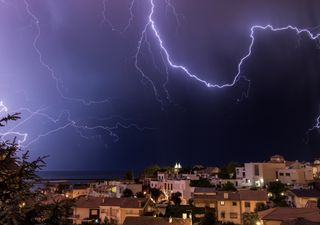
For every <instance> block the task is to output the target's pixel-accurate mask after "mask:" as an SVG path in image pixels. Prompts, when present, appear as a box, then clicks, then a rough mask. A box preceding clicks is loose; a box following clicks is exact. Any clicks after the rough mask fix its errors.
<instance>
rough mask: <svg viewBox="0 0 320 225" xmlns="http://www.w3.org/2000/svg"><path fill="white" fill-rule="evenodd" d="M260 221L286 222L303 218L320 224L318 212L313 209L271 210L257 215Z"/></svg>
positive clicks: (283, 208) (285, 208)
mask: <svg viewBox="0 0 320 225" xmlns="http://www.w3.org/2000/svg"><path fill="white" fill-rule="evenodd" d="M258 215H259V217H260V218H261V219H262V220H277V221H286V220H290V219H297V218H304V219H306V220H310V221H312V222H320V211H319V209H314V208H288V207H280V208H271V209H267V210H264V211H261V212H259V213H258Z"/></svg>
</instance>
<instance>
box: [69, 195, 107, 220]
mask: <svg viewBox="0 0 320 225" xmlns="http://www.w3.org/2000/svg"><path fill="white" fill-rule="evenodd" d="M102 201H103V197H92V196H88V197H80V198H79V199H78V200H77V201H76V202H75V205H74V207H73V223H74V224H81V223H82V222H85V221H92V220H98V219H99V218H100V208H99V207H100V204H101V203H102Z"/></svg>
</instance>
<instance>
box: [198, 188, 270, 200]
mask: <svg viewBox="0 0 320 225" xmlns="http://www.w3.org/2000/svg"><path fill="white" fill-rule="evenodd" d="M194 198H195V199H212V200H217V201H223V200H238V201H240V200H255V201H267V200H268V195H267V192H266V191H264V190H261V191H260V190H259V191H255V190H239V191H236V192H231V191H214V189H212V188H196V189H195V193H194Z"/></svg>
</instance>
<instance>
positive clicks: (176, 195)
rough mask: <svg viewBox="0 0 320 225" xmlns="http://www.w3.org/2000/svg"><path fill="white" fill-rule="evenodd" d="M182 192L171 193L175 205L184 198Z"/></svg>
mask: <svg viewBox="0 0 320 225" xmlns="http://www.w3.org/2000/svg"><path fill="white" fill-rule="evenodd" d="M181 196H182V194H181V193H180V192H175V193H172V194H171V201H173V202H174V204H175V205H180V204H181V202H182V200H181Z"/></svg>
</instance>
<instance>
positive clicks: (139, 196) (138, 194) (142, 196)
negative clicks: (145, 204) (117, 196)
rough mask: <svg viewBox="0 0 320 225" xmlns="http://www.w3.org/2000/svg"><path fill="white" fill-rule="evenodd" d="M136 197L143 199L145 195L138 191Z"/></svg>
mask: <svg viewBox="0 0 320 225" xmlns="http://www.w3.org/2000/svg"><path fill="white" fill-rule="evenodd" d="M136 197H137V198H144V197H145V195H144V194H143V192H141V191H139V192H137V193H136Z"/></svg>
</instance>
